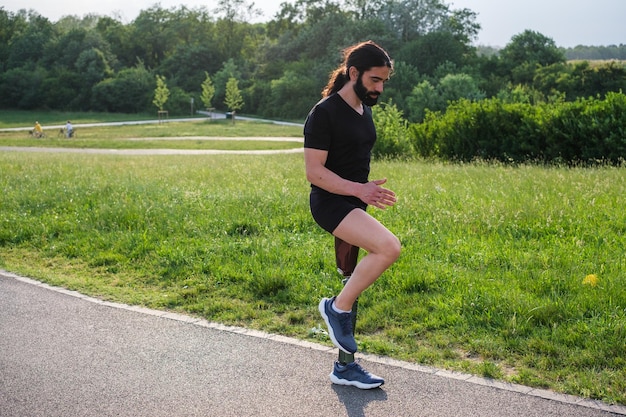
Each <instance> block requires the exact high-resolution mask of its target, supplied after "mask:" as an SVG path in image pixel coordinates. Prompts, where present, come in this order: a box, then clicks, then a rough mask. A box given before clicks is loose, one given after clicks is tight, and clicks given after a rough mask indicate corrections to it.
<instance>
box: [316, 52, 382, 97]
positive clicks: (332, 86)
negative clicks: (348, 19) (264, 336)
mask: <svg viewBox="0 0 626 417" xmlns="http://www.w3.org/2000/svg"><path fill="white" fill-rule="evenodd" d="M350 67H355V68H356V69H357V70H359V73H363V71H367V70H368V69H370V68H373V67H389V68H390V69H391V70H393V61H391V58H389V55H388V54H387V52H386V51H385V50H384V49H383V48H381V47H380V46H378V45H377V44H376V43H374V42H372V41H366V42H361V43H358V44H356V45H352V46H349V47H348V48H346V49H344V51H343V63H342V64H341V65H340V66H339V68H337V69H336V70H334V71H333V72H332V73H331V74H330V78H329V80H328V84H327V85H326V87H324V90H322V97H327V96H329V95H331V94H333V93H336V92H337V91H339V90H341V87H343V86H344V85H345V84H346V82H348V80H349V78H350V77H349V75H348V69H349V68H350Z"/></svg>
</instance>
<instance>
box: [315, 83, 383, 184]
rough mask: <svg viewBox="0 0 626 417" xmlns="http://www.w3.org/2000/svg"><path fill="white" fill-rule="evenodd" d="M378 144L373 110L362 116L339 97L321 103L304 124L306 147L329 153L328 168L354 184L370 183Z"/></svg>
mask: <svg viewBox="0 0 626 417" xmlns="http://www.w3.org/2000/svg"><path fill="white" fill-rule="evenodd" d="M374 142H376V129H375V127H374V121H373V120H372V110H371V108H369V107H367V106H363V114H362V115H361V114H359V113H358V112H356V111H355V110H354V109H353V108H352V107H351V106H350V105H349V104H348V103H346V102H345V101H344V99H343V98H341V96H340V95H339V94H332V95H330V96H328V97H326V98H325V99H323V100H322V101H320V102H319V103H317V104H316V105H315V107H313V109H312V110H311V112H310V113H309V115H308V116H307V119H306V122H305V124H304V147H305V148H313V149H320V150H325V151H328V157H327V159H326V165H325V166H326V168H328V169H329V170H331V171H332V172H334V173H335V174H337V175H339V176H340V177H341V178H344V179H347V180H350V181H355V182H360V183H366V182H367V181H368V177H369V172H370V159H371V154H372V147H373V146H374ZM313 187H315V186H313Z"/></svg>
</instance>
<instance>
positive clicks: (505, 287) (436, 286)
mask: <svg viewBox="0 0 626 417" xmlns="http://www.w3.org/2000/svg"><path fill="white" fill-rule="evenodd" d="M252 125H255V124H252ZM242 127H243V126H242ZM248 128H250V126H246V129H248ZM258 128H259V127H258V126H257V129H258ZM129 129H130V128H129ZM125 131H126V130H125V129H120V131H119V132H117V133H116V134H114V135H113V136H115V138H119V137H134V136H135V133H133V134H130V133H129V136H125V135H126V133H122V132H125ZM281 136H282V134H281ZM99 140H105V138H102V139H99ZM117 140H119V139H117ZM0 172H2V175H0V191H1V192H2V195H3V197H2V200H0V266H1V267H2V268H4V269H7V270H10V271H14V272H16V273H20V274H23V275H27V276H30V277H34V278H36V279H40V280H43V281H46V282H49V283H51V284H53V285H61V286H64V287H67V288H71V289H74V290H78V291H81V292H83V293H87V294H90V295H93V296H98V297H102V298H104V299H109V300H115V301H119V302H124V303H130V304H140V305H145V306H149V307H151V308H158V309H168V310H175V311H180V312H185V313H189V314H193V315H197V316H200V317H204V318H207V319H209V320H213V321H219V322H223V323H228V324H236V325H242V326H247V327H250V328H256V329H263V330H266V331H269V332H275V333H280V334H285V335H289V336H294V337H299V338H309V339H312V340H316V341H319V342H322V343H329V342H328V340H326V339H325V337H324V336H323V334H320V333H319V332H315V331H311V330H312V329H315V328H319V327H320V326H321V319H320V318H319V315H318V313H317V311H316V305H317V302H318V300H319V298H320V297H323V296H329V295H332V294H334V293H337V292H338V291H339V290H340V288H341V280H340V278H339V277H338V276H337V273H336V272H335V266H334V253H333V247H332V239H331V237H330V236H329V235H327V234H326V233H325V232H323V231H321V229H320V228H319V227H318V226H317V225H316V224H315V223H314V222H313V220H312V219H311V216H310V213H309V210H308V184H307V183H306V180H305V178H304V167H303V161H302V155H264V156H260V155H238V156H232V155H210V156H209V155H206V156H123V155H87V154H84V155H83V154H56V153H52V154H46V153H22V152H4V153H2V154H0ZM378 177H387V178H388V179H389V182H388V186H389V188H391V189H393V190H394V191H396V193H397V194H398V195H399V198H400V201H399V203H398V204H397V205H396V206H395V207H393V208H391V209H388V210H386V211H377V210H371V211H370V212H371V213H372V214H373V215H375V216H376V217H377V218H379V219H380V220H381V221H382V222H383V223H384V224H385V225H386V226H388V227H389V228H390V229H391V230H392V231H394V232H395V233H396V234H397V235H398V236H399V238H400V239H401V241H402V245H403V253H402V255H401V257H400V259H399V260H398V262H397V263H396V264H395V265H394V266H393V267H392V268H391V269H390V270H389V271H388V272H386V273H385V274H384V275H383V277H381V279H380V280H379V281H378V282H376V284H375V285H374V286H373V287H371V288H370V289H369V290H368V291H366V292H365V293H364V294H363V295H362V296H361V298H360V300H359V301H360V304H359V321H358V325H357V341H358V342H359V348H360V350H361V351H364V352H371V353H377V354H381V355H386V356H390V357H394V358H398V359H402V360H408V361H412V362H418V363H422V364H428V365H432V366H438V367H444V368H447V369H453V370H459V371H464V372H470V373H475V374H478V375H483V376H487V377H494V378H499V379H503V380H507V381H511V382H515V383H521V384H525V385H528V386H533V387H544V388H550V389H554V390H557V391H560V392H565V393H570V394H574V395H579V396H583V397H589V398H595V399H601V400H603V401H606V402H609V403H619V404H626V344H625V343H624V341H625V340H626V290H625V288H626V233H625V232H626V211H625V210H624V209H623V208H624V207H625V206H626V197H625V196H626V176H625V175H624V168H611V167H596V168H588V169H583V168H545V167H538V166H520V167H506V166H502V165H493V164H481V163H476V164H467V165H457V164H444V163H436V162H421V161H414V162H399V161H375V162H374V163H373V164H372V178H378ZM592 274H593V275H595V277H596V278H597V284H596V285H595V286H594V285H590V284H586V283H585V279H586V277H587V276H589V275H592Z"/></svg>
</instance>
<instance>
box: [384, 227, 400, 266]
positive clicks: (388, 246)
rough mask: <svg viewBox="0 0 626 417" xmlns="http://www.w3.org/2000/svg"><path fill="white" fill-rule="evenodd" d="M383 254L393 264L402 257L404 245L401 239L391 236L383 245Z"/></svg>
mask: <svg viewBox="0 0 626 417" xmlns="http://www.w3.org/2000/svg"><path fill="white" fill-rule="evenodd" d="M382 248H383V253H384V254H385V256H387V258H389V260H390V261H391V262H392V263H393V262H395V261H396V259H398V258H399V257H400V253H401V252H402V245H401V244H400V239H398V237H397V236H396V235H394V234H390V236H388V237H387V238H386V240H385V242H384V243H383V245H382Z"/></svg>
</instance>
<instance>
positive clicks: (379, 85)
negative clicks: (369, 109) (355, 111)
mask: <svg viewBox="0 0 626 417" xmlns="http://www.w3.org/2000/svg"><path fill="white" fill-rule="evenodd" d="M388 79H389V68H387V67H374V68H371V69H369V70H367V71H363V72H362V73H360V74H359V77H358V78H357V80H356V83H355V84H354V92H355V93H356V95H357V97H358V98H359V99H360V100H361V101H362V102H363V104H365V105H366V106H373V105H375V104H376V103H377V102H378V97H379V96H380V94H381V93H382V92H383V88H384V83H385V82H386V81H387V80H388Z"/></svg>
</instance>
